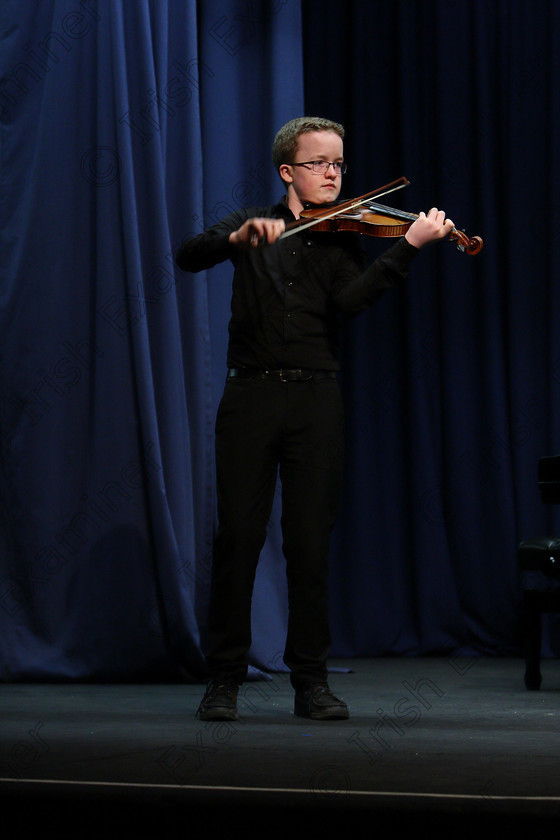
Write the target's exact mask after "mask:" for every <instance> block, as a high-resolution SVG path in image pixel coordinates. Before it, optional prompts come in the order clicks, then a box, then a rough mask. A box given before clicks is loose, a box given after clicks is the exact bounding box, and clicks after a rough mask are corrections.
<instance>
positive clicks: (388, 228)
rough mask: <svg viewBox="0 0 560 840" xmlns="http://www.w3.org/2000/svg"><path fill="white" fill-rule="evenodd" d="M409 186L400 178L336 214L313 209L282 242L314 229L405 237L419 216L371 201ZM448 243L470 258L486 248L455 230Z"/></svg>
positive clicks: (345, 204)
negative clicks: (451, 242) (299, 232)
mask: <svg viewBox="0 0 560 840" xmlns="http://www.w3.org/2000/svg"><path fill="white" fill-rule="evenodd" d="M409 183H410V181H408V180H407V179H406V178H404V177H403V178H399V179H397V181H392V182H391V183H390V184H386V185H385V186H384V187H379V189H377V190H373V192H371V193H366V194H365V195H363V196H359V197H358V198H355V199H350V200H349V201H344V202H341V203H340V204H338V205H337V206H336V209H334V210H333V208H332V206H329V207H327V208H325V207H320V208H317V207H313V208H309V209H305V210H303V211H302V212H301V214H300V218H299V219H298V220H297V221H295V222H292V223H291V224H289V225H287V227H286V230H285V231H284V233H282V234H281V235H280V237H279V238H280V239H282V238H283V237H286V236H291V235H292V234H293V233H297V232H298V231H301V230H305V229H306V228H310V227H313V228H314V229H315V230H316V231H328V232H331V233H332V232H339V231H354V232H356V233H361V234H365V235H366V236H381V237H398V236H404V234H405V233H406V231H407V230H408V229H409V227H410V226H411V225H412V224H413V222H414V221H415V220H416V219H417V218H418V214H417V213H407V212H405V211H404V210H397V209H396V208H394V207H387V206H386V205H385V204H379V203H378V202H376V201H372V200H371V199H372V198H373V197H379V196H381V195H386V194H387V193H389V192H393V191H394V190H397V189H401V187H405V186H407V185H408V184H409ZM448 240H449V241H456V242H457V250H458V251H462V252H464V253H466V254H468V255H469V256H474V255H475V254H478V253H480V251H481V250H482V247H483V245H484V243H483V241H482V239H481V238H480V236H470V237H469V236H468V235H467V234H466V233H465V231H461V230H457V228H455V227H453V228H452V229H451V231H450V233H449V237H448Z"/></svg>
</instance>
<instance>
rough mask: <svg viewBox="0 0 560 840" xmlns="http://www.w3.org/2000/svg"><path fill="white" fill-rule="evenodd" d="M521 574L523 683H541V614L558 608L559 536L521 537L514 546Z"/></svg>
mask: <svg viewBox="0 0 560 840" xmlns="http://www.w3.org/2000/svg"><path fill="white" fill-rule="evenodd" d="M517 559H518V563H519V568H520V570H521V572H522V575H523V646H524V654H525V686H526V688H528V689H531V690H533V691H538V689H539V688H540V687H541V682H542V675H541V668H540V663H541V646H542V632H541V630H542V614H543V613H546V612H560V538H558V537H537V538H536V539H533V540H524V541H523V542H521V543H520V544H519V546H518V549H517Z"/></svg>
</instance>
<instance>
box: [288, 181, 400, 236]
mask: <svg viewBox="0 0 560 840" xmlns="http://www.w3.org/2000/svg"><path fill="white" fill-rule="evenodd" d="M409 184H410V181H409V180H408V179H407V178H405V177H404V176H403V177H402V178H397V179H396V181H391V182H390V183H389V184H385V185H384V186H383V187H378V188H377V189H376V190H372V191H371V192H369V193H365V194H364V195H360V196H358V198H351V199H349V200H348V201H343V202H342V204H337V205H336V209H335V210H332V209H331V208H330V207H327V208H326V209H325V210H324V211H319V212H318V214H317V215H316V216H315V217H314V218H313V219H311V220H310V221H301V220H299V219H298V220H296V221H295V222H292V223H291V224H289V225H288V226H287V228H286V230H285V231H284V232H283V233H281V234H280V236H279V237H278V239H286V237H287V236H292V234H294V233H299V231H300V230H305V229H306V228H310V227H313V225H316V224H318V223H319V222H323V221H325V220H326V219H332V218H333V216H338V215H339V213H346V212H348V210H354V209H355V208H356V207H360V205H362V204H364V202H366V201H367V200H368V198H381V196H383V195H388V194H389V193H392V192H395V190H402V188H403V187H407V186H408V185H409Z"/></svg>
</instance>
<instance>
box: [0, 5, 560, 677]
mask: <svg viewBox="0 0 560 840" xmlns="http://www.w3.org/2000/svg"><path fill="white" fill-rule="evenodd" d="M559 38H560V7H559V6H558V4H556V3H554V2H552V0H550V2H548V1H547V0H498V2H495V3H487V2H484V0H446V2H443V0H433V2H430V3H417V2H412V1H411V2H409V1H408V0H395V2H393V3H391V4H387V3H362V2H358V1H357V0H355V1H354V0H348V2H347V3H344V4H342V5H341V4H340V3H335V2H333V0H321V2H315V1H314V0H302V1H301V2H299V0H270V2H262V3H256V2H250V0H223V1H222V2H220V3H213V2H210V0H208V2H198V3H195V2H194V0H168V2H166V1H165V0H158V1H157V2H149V0H134V2H130V3H129V2H120V0H108V2H101V0H27V2H25V3H21V2H19V1H18V0H4V2H3V4H2V6H1V8H0V39H1V40H0V63H1V68H0V69H1V81H0V125H1V144H2V145H1V154H2V169H1V172H0V183H1V187H2V193H1V198H0V237H1V238H0V244H1V260H2V264H1V267H0V271H1V286H0V342H1V343H0V446H1V459H0V679H2V680H18V679H20V680H26V679H30V680H127V679H128V680H130V679H180V680H197V679H199V678H200V677H201V674H202V666H203V657H202V653H201V640H202V637H203V634H204V626H205V616H206V606H207V596H208V587H209V576H210V565H211V546H212V537H213V532H214V527H215V508H214V491H215V478H214V456H213V432H214V418H215V412H216V408H217V403H218V400H219V397H220V395H221V390H222V385H223V379H224V373H225V353H226V342H227V323H228V317H229V305H230V290H231V267H230V266H229V265H227V264H225V265H222V266H218V267H216V268H215V269H212V270H211V271H208V272H203V273H200V274H197V275H191V274H184V273H181V272H178V271H176V270H175V268H174V265H173V261H172V253H173V251H174V249H175V247H176V246H177V245H178V243H179V242H180V241H181V240H182V239H183V238H184V237H186V236H188V235H190V234H194V233H198V232H199V231H201V230H203V229H204V228H206V227H208V226H209V225H210V224H212V223H213V222H215V221H217V220H218V219H220V218H221V217H223V216H224V215H226V214H227V213H228V212H230V211H231V210H233V209H235V208H237V207H240V206H246V205H258V204H261V203H262V204H267V203H269V202H271V201H275V200H277V199H278V198H279V197H280V195H281V192H282V188H281V184H280V181H279V179H278V176H277V174H276V173H275V172H274V171H273V168H272V163H271V160H270V146H271V142H272V139H273V137H274V134H275V132H276V130H277V129H278V127H279V126H280V125H282V124H283V123H284V122H285V121H287V120H288V119H290V118H292V117H294V116H298V115H300V114H301V113H303V112H304V111H306V112H307V113H312V114H315V115H320V116H326V117H330V118H332V119H337V120H340V121H341V122H343V123H344V125H345V126H346V129H347V138H346V144H345V146H346V148H345V151H346V157H347V160H348V164H349V170H348V173H347V175H345V178H344V195H345V197H350V196H352V195H359V194H362V193H364V192H366V191H368V190H370V189H373V188H374V187H377V186H379V185H381V184H384V183H387V182H388V181H391V180H393V179H394V178H396V177H399V176H401V175H405V176H406V177H408V178H409V179H410V181H411V185H410V186H409V187H407V188H406V189H405V190H403V191H402V192H400V193H398V194H396V195H395V196H393V197H387V199H386V200H387V203H388V204H393V205H394V206H397V207H403V208H404V209H406V210H410V211H412V212H418V211H419V210H421V209H429V207H430V206H432V205H437V206H441V207H442V208H444V209H445V210H446V212H447V213H448V214H449V216H450V217H451V218H453V220H454V221H455V223H456V224H457V226H458V227H459V228H463V227H465V228H466V229H467V231H468V233H470V234H472V235H475V234H478V235H480V236H482V238H483V239H484V243H485V245H484V249H483V251H482V253H481V254H480V255H478V256H476V257H470V256H466V255H464V254H460V253H458V252H457V251H456V250H455V248H454V247H453V246H452V245H450V244H447V243H442V244H440V245H438V246H432V247H431V248H430V249H429V250H427V251H425V252H424V253H422V254H421V255H420V256H419V257H418V259H417V260H416V262H415V263H414V265H413V267H412V271H411V276H410V278H409V280H408V281H407V283H405V284H404V285H403V286H402V287H401V288H398V289H395V290H392V291H390V292H388V293H386V294H385V295H384V297H383V298H382V299H381V300H380V301H379V302H378V304H377V305H376V306H375V307H374V308H372V309H371V310H370V311H368V312H365V313H362V314H361V315H360V316H358V317H357V318H355V319H353V320H351V321H350V322H347V323H346V324H345V326H344V344H343V347H344V349H343V360H342V361H343V371H342V374H341V384H342V387H343V390H344V395H345V400H346V405H347V418H348V419H347V441H348V443H347V471H346V484H345V494H344V504H343V511H342V516H341V518H340V521H339V523H338V526H337V529H336V532H335V537H334V541H333V551H332V580H331V603H332V627H333V641H334V647H333V653H334V654H336V655H340V656H352V657H359V656H378V655H428V654H445V655H451V656H455V655H461V654H464V655H468V656H470V655H477V654H504V653H517V652H519V649H520V606H521V588H520V579H519V574H518V570H517V566H516V556H515V549H516V546H517V543H518V541H520V540H521V539H524V538H526V537H530V536H535V535H537V534H540V533H556V534H558V533H560V520H559V516H558V509H557V508H555V507H546V506H544V505H542V504H541V503H540V499H539V495H538V489H537V482H536V468H537V462H538V458H539V457H541V456H542V455H545V454H556V453H558V452H560V399H559V397H560V372H559V371H560V331H559V330H558V325H557V323H556V314H557V312H558V311H560V307H559V300H558V298H559V294H560V292H559V289H560V287H559V285H558V282H557V277H558V273H559V272H558V260H559V256H558V255H559V253H560V249H559V234H558V230H559V226H558V222H559V221H560V219H559V213H558V207H559V204H558V202H557V200H556V196H555V185H556V184H557V183H558V180H559V179H558V166H559V160H558V155H557V153H556V146H557V143H556V138H557V137H558V135H559V119H560V117H559V112H558V108H557V100H558V97H557V91H558V88H559V84H560V67H559V65H558V56H559V55H560V49H559V46H560V45H559V44H558V39H559ZM387 244H388V243H387V241H386V240H385V241H383V240H373V239H370V238H368V239H367V241H366V240H365V238H364V246H365V247H366V248H367V250H368V251H369V252H370V253H371V255H372V257H373V256H375V255H376V254H377V253H379V252H381V250H383V249H384V248H385V247H387ZM286 610H287V605H286V592H285V581H284V564H283V560H282V552H281V534H280V526H279V510H278V506H276V507H275V510H274V515H273V517H272V520H271V523H270V528H269V540H268V542H267V546H266V548H265V551H264V552H263V556H262V562H261V566H260V568H259V572H258V575H257V582H256V587H255V599H254V616H253V624H254V645H253V648H252V651H251V664H252V665H253V666H254V667H255V668H257V669H261V670H262V669H267V668H272V669H274V668H276V667H278V668H280V667H281V655H282V649H283V644H284V633H285V626H286ZM554 631H555V624H554V622H553V621H552V622H551V624H550V633H549V634H548V635H547V637H546V645H547V646H548V647H547V650H548V651H549V652H551V653H555V652H556V646H555V644H554V642H555V632H554Z"/></svg>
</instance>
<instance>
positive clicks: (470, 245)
mask: <svg viewBox="0 0 560 840" xmlns="http://www.w3.org/2000/svg"><path fill="white" fill-rule="evenodd" d="M449 239H450V240H451V241H454V240H457V250H458V251H461V252H462V253H464V254H468V255H469V256H470V257H474V256H476V254H479V253H480V251H482V248H483V245H484V242H483V241H482V239H481V238H480V236H467V234H466V233H465V231H464V230H457V228H453V230H452V231H451V233H450V234H449Z"/></svg>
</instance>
